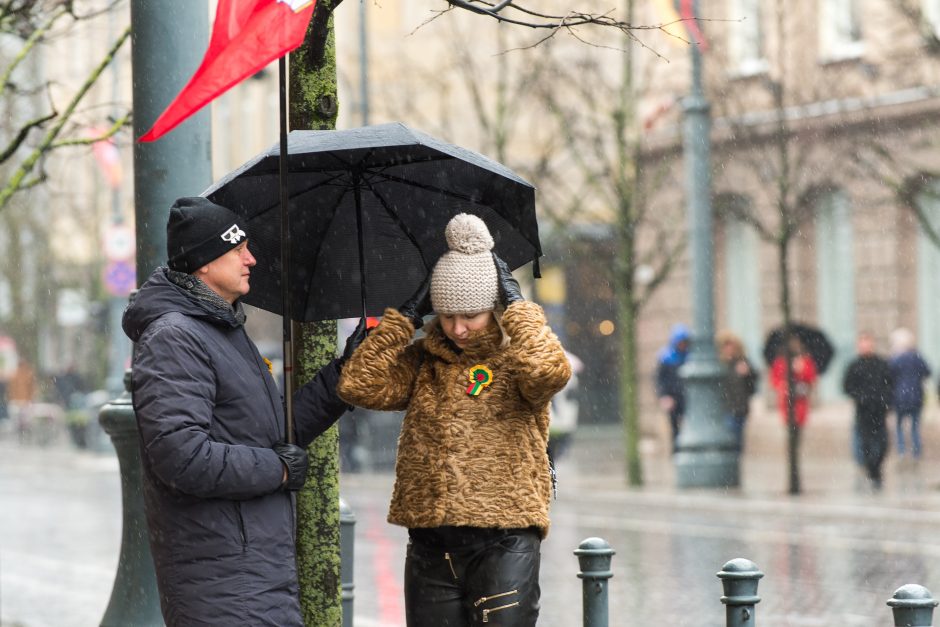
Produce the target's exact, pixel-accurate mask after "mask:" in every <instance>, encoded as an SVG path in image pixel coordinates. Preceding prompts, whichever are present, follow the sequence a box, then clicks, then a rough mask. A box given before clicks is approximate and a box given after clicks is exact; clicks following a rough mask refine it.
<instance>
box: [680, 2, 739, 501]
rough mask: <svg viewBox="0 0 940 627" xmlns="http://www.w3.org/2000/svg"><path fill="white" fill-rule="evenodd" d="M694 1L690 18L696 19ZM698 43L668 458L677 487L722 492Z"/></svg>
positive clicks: (725, 468) (730, 442)
mask: <svg viewBox="0 0 940 627" xmlns="http://www.w3.org/2000/svg"><path fill="white" fill-rule="evenodd" d="M698 5H699V3H698V0H693V2H692V11H693V15H694V16H695V17H696V18H697V17H698ZM699 44H700V42H693V43H692V45H691V49H692V91H691V93H690V94H689V96H688V97H686V98H685V99H684V100H683V102H682V109H683V112H684V115H685V122H684V129H683V153H684V154H685V158H686V202H687V205H688V228H689V245H690V248H691V258H690V262H691V266H692V271H691V277H692V313H693V326H692V349H691V352H690V353H689V359H688V361H687V362H686V364H685V365H684V366H683V367H682V369H681V371H680V376H681V377H682V379H683V381H684V383H685V389H686V398H687V402H686V408H687V409H686V415H685V418H684V422H683V424H682V428H681V430H680V432H679V437H678V439H677V450H676V454H675V456H674V458H673V459H674V463H675V467H676V485H677V486H678V487H680V488H694V487H706V488H722V487H733V486H737V485H738V484H739V481H740V479H739V471H738V451H737V449H736V440H735V438H734V435H733V434H732V433H731V430H730V429H728V427H727V426H726V423H725V416H724V412H723V410H722V401H721V396H720V392H719V385H720V383H721V380H722V378H723V377H724V373H725V370H724V367H723V366H722V364H721V362H719V361H718V356H717V355H716V353H715V320H714V296H713V293H712V292H713V285H712V284H713V278H714V272H713V268H712V206H711V170H710V168H711V163H710V155H709V153H710V139H709V132H710V130H711V119H710V116H709V104H708V101H707V100H706V99H705V94H704V91H703V90H702V53H701V50H700V49H699Z"/></svg>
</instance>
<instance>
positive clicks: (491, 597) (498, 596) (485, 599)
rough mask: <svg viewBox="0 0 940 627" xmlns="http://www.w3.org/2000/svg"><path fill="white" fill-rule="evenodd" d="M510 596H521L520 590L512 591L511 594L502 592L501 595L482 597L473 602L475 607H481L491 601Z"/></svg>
mask: <svg viewBox="0 0 940 627" xmlns="http://www.w3.org/2000/svg"><path fill="white" fill-rule="evenodd" d="M510 594H519V591H518V590H510V591H509V592H500V593H499V594H493V595H490V596H488V597H480V598H479V599H477V600H476V601H474V602H473V607H480V605H481V604H482V603H486V602H487V601H489V600H490V599H498V598H500V597H508V596H509V595H510Z"/></svg>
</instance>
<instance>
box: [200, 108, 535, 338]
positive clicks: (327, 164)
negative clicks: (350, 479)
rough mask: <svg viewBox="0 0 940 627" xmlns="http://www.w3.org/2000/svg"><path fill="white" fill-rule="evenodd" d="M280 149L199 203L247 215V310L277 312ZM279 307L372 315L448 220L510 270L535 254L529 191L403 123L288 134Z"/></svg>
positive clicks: (313, 314)
mask: <svg viewBox="0 0 940 627" xmlns="http://www.w3.org/2000/svg"><path fill="white" fill-rule="evenodd" d="M278 156H279V146H274V147H272V148H271V149H269V150H268V151H266V152H265V153H262V154H261V155H258V156H257V157H255V158H253V159H251V160H250V161H248V162H247V163H245V164H244V165H242V166H241V167H239V168H238V169H236V170H235V171H233V172H231V173H230V174H228V175H226V176H225V177H224V178H223V179H221V180H220V181H219V182H217V183H216V184H214V185H213V186H212V187H210V188H209V189H208V190H206V191H205V192H204V193H203V195H204V196H206V197H208V198H209V199H211V200H212V201H213V202H216V203H219V204H221V205H223V206H226V207H228V208H230V209H232V210H233V211H235V212H236V213H238V214H240V215H243V216H245V217H246V218H247V221H248V227H249V232H250V238H251V246H252V248H253V250H254V253H255V256H256V257H257V258H258V265H257V266H256V267H255V268H254V269H253V270H252V278H251V291H250V292H249V294H248V295H247V296H246V297H245V298H244V301H245V302H246V303H248V304H251V305H254V306H256V307H260V308H262V309H265V310H267V311H271V312H274V313H278V314H281V313H282V312H283V309H284V306H283V304H282V286H283V281H282V278H281V267H282V266H281V261H280V257H279V254H280V249H281V243H282V238H281V230H280V219H279V218H278V212H279V186H278V165H279V164H278V162H279V158H278ZM287 170H288V176H287V186H286V189H287V195H288V197H289V204H288V214H289V220H290V232H289V236H290V242H289V243H288V250H289V255H290V267H289V286H290V287H289V289H290V309H291V315H292V316H293V318H294V319H296V320H300V321H312V320H331V319H337V318H348V317H354V316H360V315H366V316H370V315H380V314H381V313H382V311H383V310H384V308H385V307H389V306H397V305H400V304H401V303H402V302H404V301H405V300H406V299H407V298H408V297H409V296H411V295H412V293H413V292H414V290H415V289H416V288H417V287H418V285H419V284H420V283H421V281H422V280H423V279H424V278H425V276H426V275H427V273H428V272H429V271H430V269H431V268H433V266H434V263H435V262H436V261H437V259H438V257H440V255H442V254H443V253H444V252H446V251H447V243H446V241H445V240H444V227H445V226H446V224H447V222H448V221H449V220H450V218H451V217H453V216H454V215H456V214H457V213H461V212H464V213H472V214H475V215H477V216H479V217H480V218H482V219H483V221H484V222H486V224H487V226H488V227H489V229H490V232H491V233H492V235H493V239H494V241H495V251H496V253H497V254H498V255H499V256H500V257H502V258H503V259H504V260H505V261H506V263H507V264H508V265H509V266H510V268H517V267H519V266H521V265H523V264H524V263H527V262H529V261H535V262H536V264H535V266H534V267H533V271H534V273H535V274H536V276H538V257H539V256H540V255H541V246H540V243H539V237H538V224H537V222H536V219H535V189H534V188H533V187H532V185H530V184H529V183H527V182H526V181H525V180H523V179H522V178H520V177H519V176H518V175H516V174H515V173H513V172H512V171H511V170H510V169H508V168H506V167H505V166H503V165H501V164H499V163H497V162H495V161H493V160H491V159H488V158H487V157H484V156H482V155H480V154H477V153H475V152H472V151H470V150H467V149H464V148H461V147H459V146H455V145H453V144H448V143H446V142H443V141H440V140H438V139H435V138H433V137H430V136H428V135H426V134H424V133H421V132H419V131H415V130H413V129H410V128H408V127H406V126H405V125H403V124H399V123H392V124H383V125H378V126H368V127H362V128H357V129H351V130H344V131H293V132H291V133H290V134H289V135H288V141H287Z"/></svg>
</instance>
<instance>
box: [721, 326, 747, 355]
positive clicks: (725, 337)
mask: <svg viewBox="0 0 940 627" xmlns="http://www.w3.org/2000/svg"><path fill="white" fill-rule="evenodd" d="M715 343H716V344H717V345H718V348H719V349H721V347H722V346H724V345H726V344H729V345H731V346H732V347H734V357H744V343H743V342H742V341H741V338H739V337H738V336H737V335H735V334H734V333H733V332H731V331H729V330H727V329H725V330H724V331H721V332H720V333H718V335H717V336H715Z"/></svg>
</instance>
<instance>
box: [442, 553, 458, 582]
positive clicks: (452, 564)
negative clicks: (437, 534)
mask: <svg viewBox="0 0 940 627" xmlns="http://www.w3.org/2000/svg"><path fill="white" fill-rule="evenodd" d="M444 559H445V560H447V565H448V566H450V574H451V575H453V576H454V579H459V577H457V571H456V570H454V561H453V560H452V559H451V557H450V553H444Z"/></svg>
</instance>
